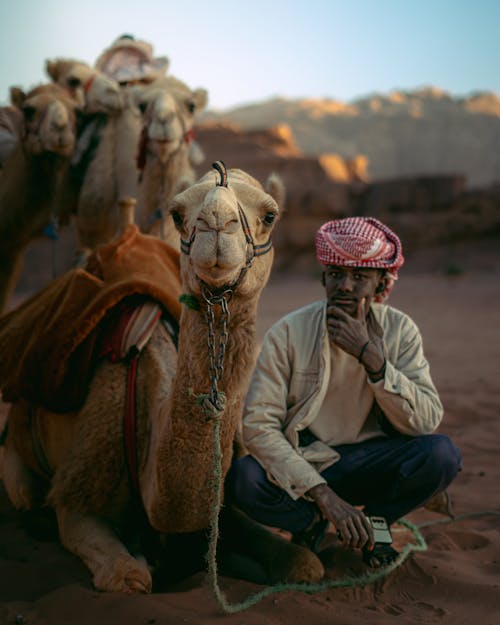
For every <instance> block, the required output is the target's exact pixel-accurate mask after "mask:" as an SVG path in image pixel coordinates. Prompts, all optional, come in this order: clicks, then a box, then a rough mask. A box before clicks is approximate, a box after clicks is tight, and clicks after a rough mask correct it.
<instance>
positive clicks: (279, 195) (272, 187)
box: [264, 173, 286, 210]
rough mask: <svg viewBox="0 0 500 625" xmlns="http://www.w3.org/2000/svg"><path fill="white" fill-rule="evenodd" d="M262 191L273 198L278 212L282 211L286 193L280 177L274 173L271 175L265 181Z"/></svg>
mask: <svg viewBox="0 0 500 625" xmlns="http://www.w3.org/2000/svg"><path fill="white" fill-rule="evenodd" d="M264 189H265V190H266V193H269V195H270V196H271V197H272V198H273V200H274V201H275V202H276V204H277V205H278V207H279V208H280V210H283V207H284V205H285V196H286V191H285V185H284V184H283V180H282V179H281V177H280V176H278V174H275V173H273V174H271V175H270V176H269V177H268V179H267V180H266V184H265V185H264Z"/></svg>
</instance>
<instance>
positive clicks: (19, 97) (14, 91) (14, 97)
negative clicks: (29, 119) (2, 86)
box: [10, 87, 26, 109]
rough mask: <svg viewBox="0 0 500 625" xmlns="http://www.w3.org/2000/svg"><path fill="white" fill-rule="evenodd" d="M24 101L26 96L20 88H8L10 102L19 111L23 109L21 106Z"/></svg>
mask: <svg viewBox="0 0 500 625" xmlns="http://www.w3.org/2000/svg"><path fill="white" fill-rule="evenodd" d="M25 100H26V94H25V93H24V91H23V90H22V89H21V88H20V87H11V88H10V101H11V102H12V104H13V105H14V106H17V108H19V109H21V108H23V104H24V102H25Z"/></svg>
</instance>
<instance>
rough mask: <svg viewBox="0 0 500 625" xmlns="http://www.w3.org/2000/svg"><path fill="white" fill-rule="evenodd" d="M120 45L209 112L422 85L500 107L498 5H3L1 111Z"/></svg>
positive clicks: (390, 0)
mask: <svg viewBox="0 0 500 625" xmlns="http://www.w3.org/2000/svg"><path fill="white" fill-rule="evenodd" d="M123 33H131V34H133V35H135V36H136V37H137V38H139V39H146V40H147V41H149V42H150V43H152V44H153V46H154V51H155V55H157V56H161V55H165V56H168V57H169V59H170V70H169V71H170V73H172V74H173V75H175V76H177V77H178V78H180V79H181V80H184V81H185V82H187V83H188V85H189V86H190V87H193V88H194V87H205V88H206V89H207V90H208V92H209V108H212V109H214V108H215V109H225V108H229V107H233V106H235V105H239V104H243V103H248V102H256V101H260V100H265V99H269V98H271V97H275V96H282V97H287V98H301V97H310V98H323V97H327V98H332V99H335V100H341V101H344V102H346V101H350V100H352V99H354V98H357V97H361V96H365V95H368V94H371V93H374V92H382V93H387V92H389V91H391V90H394V89H405V90H408V89H414V88H418V87H422V86H426V85H433V86H436V87H440V88H442V89H444V90H446V91H449V92H450V93H451V94H452V95H458V96H463V95H467V94H469V93H471V92H473V91H479V90H480V91H482V90H487V91H493V92H495V93H497V94H498V95H500V70H499V66H500V35H499V33H500V1H499V0H342V1H339V0H302V1H301V2H297V1H295V0H267V1H264V0H246V1H245V2H240V1H239V0H232V1H229V0H215V1H213V2H210V1H209V0H203V1H201V0H177V2H173V1H171V0H83V1H82V2H75V0H12V1H9V0H0V58H1V59H2V60H1V63H0V102H1V103H3V104H5V103H6V102H7V101H8V98H9V87H10V86H11V85H18V86H21V87H22V88H23V89H25V90H27V89H29V88H31V87H32V86H34V85H35V84H38V83H40V82H44V81H46V80H47V78H46V77H45V75H44V69H43V68H44V62H45V59H53V58H55V57H69V58H75V59H79V60H83V61H86V62H87V63H91V64H93V63H94V62H95V60H96V58H97V57H98V55H99V54H100V52H101V51H102V50H103V49H104V48H106V47H108V46H109V45H110V44H111V43H112V41H113V40H114V39H116V38H117V37H118V36H119V35H121V34H123Z"/></svg>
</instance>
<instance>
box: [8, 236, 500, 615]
mask: <svg viewBox="0 0 500 625" xmlns="http://www.w3.org/2000/svg"><path fill="white" fill-rule="evenodd" d="M483 247H484V246H482V245H481V244H479V245H476V247H475V248H474V254H472V252H471V251H470V249H469V248H468V249H467V250H465V251H464V252H463V254H462V253H460V251H459V250H455V251H454V253H455V255H457V254H458V257H459V258H460V259H461V260H462V262H461V272H457V271H456V270H453V271H452V270H450V266H451V265H450V264H449V263H448V264H446V263H447V260H446V258H447V257H446V253H444V252H442V251H441V252H436V253H435V254H434V255H433V256H429V254H427V253H425V254H421V255H420V256H415V257H414V258H413V259H410V260H409V262H408V263H407V265H406V266H405V268H404V269H403V270H402V272H401V277H400V281H399V283H398V284H397V285H396V287H395V289H394V292H393V294H392V295H391V298H390V303H391V304H392V305H394V306H396V307H398V308H400V309H402V310H404V311H406V312H407V313H409V314H410V315H411V316H412V317H413V318H414V319H415V321H416V322H417V324H418V325H419V326H420V329H421V331H422V334H423V337H424V347H425V350H426V354H427V358H428V360H429V361H430V363H431V372H432V375H433V379H434V381H435V383H436V385H437V387H438V389H439V391H440V393H441V396H442V399H443V403H444V405H445V412H446V414H445V418H444V421H443V423H442V426H441V428H440V431H441V432H443V433H445V434H448V435H450V436H451V437H452V439H453V440H454V442H455V443H456V444H457V445H458V446H459V447H460V448H461V450H462V454H463V459H464V468H463V471H462V472H461V473H460V474H459V476H458V477H457V479H456V480H455V481H454V483H453V484H452V485H451V487H450V488H449V493H450V495H451V497H452V500H453V503H454V510H455V514H456V515H458V519H457V520H454V521H450V520H449V519H448V521H450V522H445V523H441V521H446V520H447V518H446V517H445V516H442V515H439V514H437V513H435V512H429V511H427V510H419V511H416V512H414V513H413V514H411V515H409V517H408V519H409V520H410V521H412V522H413V523H415V524H417V525H419V524H426V523H432V524H431V525H427V526H426V527H422V529H421V532H422V535H423V536H424V538H425V540H426V542H427V546H428V548H427V550H426V551H424V552H421V553H414V554H412V555H411V556H410V557H409V558H408V559H407V560H406V561H405V562H404V563H403V564H402V565H401V567H399V568H398V569H397V570H396V571H394V572H393V573H391V574H390V575H389V577H387V578H386V579H385V580H384V581H380V582H377V583H375V584H372V585H368V586H366V587H357V588H344V589H342V588H341V589H338V588H337V589H330V590H327V591H324V592H321V593H317V594H306V593H303V592H292V591H285V592H282V593H279V594H275V595H271V596H269V597H267V598H266V599H264V600H263V601H261V602H259V603H257V604H256V605H255V606H253V607H251V608H250V609H248V610H246V611H243V612H239V613H236V614H227V615H224V614H223V613H222V612H221V610H220V609H219V608H218V606H217V604H216V602H215V601H214V598H213V595H212V592H211V590H210V588H209V586H208V584H207V580H206V575H205V574H204V573H203V572H200V573H196V574H195V575H193V576H191V577H189V578H188V579H187V580H185V581H183V582H182V583H181V584H178V585H176V586H174V587H173V588H171V589H169V591H168V592H163V593H156V594H153V595H149V596H122V595H117V594H103V593H99V592H96V591H95V590H94V589H93V587H92V584H91V579H90V575H89V573H88V572H87V570H86V569H85V567H84V566H83V565H82V564H81V563H80V561H79V560H78V559H77V558H75V557H74V556H72V555H71V554H69V553H67V552H66V551H65V550H64V549H63V548H62V547H61V546H60V545H59V544H58V542H57V538H56V536H54V535H53V533H52V534H51V532H50V531H47V527H40V525H39V524H36V523H33V522H32V521H30V516H29V515H26V514H20V513H18V512H16V511H14V510H13V509H12V507H11V505H10V503H9V501H8V499H7V497H6V495H5V491H4V490H3V488H2V489H1V490H0V624H1V625H4V624H5V625H7V624H13V623H25V624H27V625H91V624H92V625H105V624H106V625H107V624H110V623H112V624H115V623H116V624H118V623H119V624H123V625H142V624H144V625H147V624H149V625H153V624H157V625H168V624H176V625H177V624H179V623H189V624H203V625H215V624H222V623H224V624H227V625H282V624H283V625H284V624H286V625H298V624H302V623H311V624H313V625H323V624H325V625H326V624H328V625H334V624H338V625H351V624H352V625H354V624H356V625H358V624H359V623H365V624H384V625H389V624H390V623H393V622H397V623H398V624H401V625H404V624H408V625H410V624H411V625H415V624H426V625H433V624H442V625H462V624H463V625H476V624H481V625H498V624H499V623H500V489H499V486H498V485H499V483H500V463H499V462H498V454H499V451H500V447H499V440H500V419H499V415H500V385H499V383H498V371H499V368H500V356H499V354H500V350H499V343H500V341H499V332H500V312H499V311H500V279H499V278H500V255H499V254H498V252H497V251H495V250H498V246H497V245H494V246H491V245H490V246H489V250H490V251H488V250H486V249H483ZM491 250H493V251H491ZM446 268H448V271H447V273H446V272H445V271H444V270H445V269H446ZM452 274H456V275H452ZM321 297H322V289H321V286H320V284H319V281H318V278H317V276H306V275H302V276H301V277H297V276H291V275H277V274H273V276H272V277H271V280H270V283H269V284H268V286H267V287H266V289H265V290H264V294H263V297H262V300H261V303H260V308H259V326H258V330H259V336H260V337H262V336H263V334H264V332H265V330H266V329H267V328H268V327H269V326H270V325H271V323H273V322H274V321H275V320H276V319H277V318H279V317H280V316H281V315H283V314H284V313H286V312H288V311H290V310H292V309H294V308H296V307H298V306H300V305H303V304H306V303H308V302H310V301H313V300H315V299H319V298H321ZM1 410H2V412H1V414H2V415H5V413H6V406H5V404H4V405H2V406H1ZM485 511H493V512H495V511H496V513H497V514H496V515H495V514H492V513H490V514H487V513H484V514H483V512H485ZM462 515H470V516H465V517H464V518H461V517H462ZM49 529H50V528H49ZM395 538H396V542H397V544H399V545H400V546H403V545H404V544H405V543H406V542H408V541H409V540H411V536H410V535H409V534H408V533H407V532H406V533H405V532H395ZM320 557H321V558H322V560H323V561H324V563H325V565H326V568H327V574H328V576H329V577H332V578H342V577H344V576H352V575H353V574H362V573H365V572H366V569H365V567H364V566H363V565H362V564H361V560H360V557H359V553H356V552H348V551H346V550H344V549H342V547H340V546H339V545H338V544H337V543H336V541H335V539H334V537H333V534H329V536H328V538H327V540H326V541H325V542H324V543H323V548H322V550H321V553H320ZM172 566H175V562H173V563H172ZM220 585H221V587H222V588H223V590H224V592H225V593H226V595H227V598H228V600H229V601H230V602H236V601H241V600H243V599H245V598H246V597H247V596H249V595H250V594H253V593H255V592H257V591H259V590H262V589H263V586H261V585H258V584H253V583H249V582H246V581H241V580H237V579H233V578H230V577H224V576H222V577H221V578H220ZM396 618H397V621H396V620H395V619H396Z"/></svg>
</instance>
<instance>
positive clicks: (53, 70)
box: [45, 59, 59, 82]
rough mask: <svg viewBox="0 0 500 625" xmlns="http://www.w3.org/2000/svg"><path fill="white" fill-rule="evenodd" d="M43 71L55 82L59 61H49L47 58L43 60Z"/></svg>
mask: <svg viewBox="0 0 500 625" xmlns="http://www.w3.org/2000/svg"><path fill="white" fill-rule="evenodd" d="M45 71H46V72H47V75H48V76H50V78H52V80H53V81H54V82H57V79H58V78H59V63H58V62H57V61H49V60H48V59H47V60H46V61H45Z"/></svg>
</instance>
